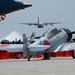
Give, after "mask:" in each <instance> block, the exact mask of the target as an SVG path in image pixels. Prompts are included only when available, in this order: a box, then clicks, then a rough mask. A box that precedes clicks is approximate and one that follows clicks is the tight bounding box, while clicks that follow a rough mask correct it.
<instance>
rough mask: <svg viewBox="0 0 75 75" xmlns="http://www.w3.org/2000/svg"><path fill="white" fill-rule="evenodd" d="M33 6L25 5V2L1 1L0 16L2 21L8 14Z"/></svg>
mask: <svg viewBox="0 0 75 75" xmlns="http://www.w3.org/2000/svg"><path fill="white" fill-rule="evenodd" d="M30 6H32V5H31V4H25V3H23V2H18V1H15V0H0V16H1V20H4V19H3V18H2V17H3V15H4V14H8V13H11V12H14V11H18V10H20V9H24V8H27V7H30Z"/></svg>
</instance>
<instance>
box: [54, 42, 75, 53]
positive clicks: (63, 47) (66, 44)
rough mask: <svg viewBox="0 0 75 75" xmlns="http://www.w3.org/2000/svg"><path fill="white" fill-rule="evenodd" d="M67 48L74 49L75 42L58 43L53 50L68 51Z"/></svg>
mask: <svg viewBox="0 0 75 75" xmlns="http://www.w3.org/2000/svg"><path fill="white" fill-rule="evenodd" d="M69 50H75V42H73V43H64V44H62V45H60V46H59V47H58V48H57V49H56V50H55V51H54V52H58V51H69Z"/></svg>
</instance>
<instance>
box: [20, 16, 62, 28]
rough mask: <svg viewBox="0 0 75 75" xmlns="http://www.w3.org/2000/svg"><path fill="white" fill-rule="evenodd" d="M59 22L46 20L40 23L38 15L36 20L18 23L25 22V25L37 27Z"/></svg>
mask: <svg viewBox="0 0 75 75" xmlns="http://www.w3.org/2000/svg"><path fill="white" fill-rule="evenodd" d="M60 23H61V22H46V23H40V20H39V17H38V19H37V22H33V23H32V22H30V23H20V24H23V25H24V24H25V25H29V26H32V25H34V26H37V27H38V28H43V27H44V26H47V25H51V26H52V25H54V24H60Z"/></svg>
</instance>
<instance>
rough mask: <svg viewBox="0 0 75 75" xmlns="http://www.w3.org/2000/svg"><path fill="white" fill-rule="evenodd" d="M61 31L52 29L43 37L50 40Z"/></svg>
mask: <svg viewBox="0 0 75 75" xmlns="http://www.w3.org/2000/svg"><path fill="white" fill-rule="evenodd" d="M60 32H61V30H60V29H57V28H50V29H49V30H47V31H46V32H45V33H44V34H43V36H45V37H47V38H48V39H50V38H52V37H53V36H55V35H56V34H58V33H60Z"/></svg>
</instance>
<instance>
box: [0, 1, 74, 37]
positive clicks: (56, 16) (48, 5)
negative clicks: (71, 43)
mask: <svg viewBox="0 0 75 75" xmlns="http://www.w3.org/2000/svg"><path fill="white" fill-rule="evenodd" d="M18 1H22V2H24V3H30V4H32V5H33V6H32V7H30V8H27V9H24V10H19V11H17V12H13V13H10V14H7V17H6V19H5V20H4V21H1V22H0V38H2V37H4V36H5V35H7V34H9V33H11V32H12V31H17V32H19V33H21V34H23V33H26V34H27V36H30V35H31V33H32V32H36V35H42V34H43V33H44V32H45V31H46V30H47V29H49V27H51V26H46V27H44V28H42V29H38V28H37V27H35V26H27V25H20V24H19V23H21V22H37V17H40V22H41V23H43V22H52V21H53V22H62V24H59V25H55V27H59V28H60V27H62V28H69V29H70V30H72V31H73V30H75V0H18Z"/></svg>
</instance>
